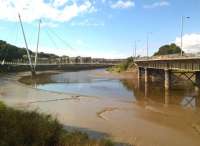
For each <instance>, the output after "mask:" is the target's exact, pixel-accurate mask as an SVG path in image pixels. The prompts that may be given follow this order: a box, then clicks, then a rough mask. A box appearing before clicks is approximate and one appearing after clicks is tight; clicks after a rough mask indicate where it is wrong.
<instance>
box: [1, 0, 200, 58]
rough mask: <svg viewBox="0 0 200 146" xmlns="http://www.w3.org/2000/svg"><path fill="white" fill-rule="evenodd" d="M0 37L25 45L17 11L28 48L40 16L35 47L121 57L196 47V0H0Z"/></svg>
mask: <svg viewBox="0 0 200 146" xmlns="http://www.w3.org/2000/svg"><path fill="white" fill-rule="evenodd" d="M0 4H1V5H0V10H1V13H0V32H1V33H0V39H2V40H6V41H7V42H9V43H12V44H16V45H17V46H23V47H24V46H25V45H24V41H23V36H22V32H21V28H20V25H19V20H18V16H17V13H18V12H19V13H20V14H21V17H22V20H23V24H24V28H25V31H26V36H27V39H28V45H29V48H30V49H32V50H33V51H34V50H35V48H36V40H37V31H38V28H37V27H38V20H39V19H41V20H42V24H41V25H42V28H41V38H40V45H39V51H43V52H49V53H55V54H58V55H69V56H78V55H81V56H92V57H104V58H125V57H128V56H131V55H132V54H133V48H134V42H135V40H140V41H138V43H137V55H141V56H145V55H146V38H147V33H150V32H151V34H149V42H150V43H149V45H150V46H149V48H150V49H149V54H150V55H152V54H153V53H154V52H155V51H157V50H158V48H159V47H160V46H161V45H164V44H167V43H172V42H174V43H176V44H177V45H179V44H180V32H181V17H182V16H190V17H191V18H190V19H185V20H184V37H183V42H184V43H183V44H184V45H183V49H184V51H186V52H188V53H196V52H200V1H199V0H20V1H19V0H0Z"/></svg>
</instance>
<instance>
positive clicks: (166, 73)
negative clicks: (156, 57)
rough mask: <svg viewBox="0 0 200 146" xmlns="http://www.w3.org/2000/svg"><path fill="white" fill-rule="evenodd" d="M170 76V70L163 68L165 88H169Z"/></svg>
mask: <svg viewBox="0 0 200 146" xmlns="http://www.w3.org/2000/svg"><path fill="white" fill-rule="evenodd" d="M170 76H171V72H170V70H168V69H165V90H168V89H170Z"/></svg>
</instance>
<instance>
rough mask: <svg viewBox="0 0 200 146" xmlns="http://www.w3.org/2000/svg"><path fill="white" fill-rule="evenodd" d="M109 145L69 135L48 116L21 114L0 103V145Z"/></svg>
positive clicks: (72, 134)
mask: <svg viewBox="0 0 200 146" xmlns="http://www.w3.org/2000/svg"><path fill="white" fill-rule="evenodd" d="M71 145H76V146H79V145H96V146H112V145H113V144H112V142H110V141H107V140H92V139H90V138H89V137H88V135H87V134H85V133H81V132H78V131H75V132H68V131H66V130H64V129H63V126H62V125H61V124H60V123H59V122H58V121H57V120H56V119H54V118H52V117H51V116H50V115H44V114H38V113H37V112H36V111H21V110H15V109H12V108H9V107H6V106H5V105H4V104H3V103H1V102H0V146H71Z"/></svg>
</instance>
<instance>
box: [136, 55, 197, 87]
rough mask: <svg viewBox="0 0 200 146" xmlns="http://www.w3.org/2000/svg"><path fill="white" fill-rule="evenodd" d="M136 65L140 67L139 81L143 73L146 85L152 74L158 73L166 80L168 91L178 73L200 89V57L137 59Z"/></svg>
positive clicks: (165, 85) (165, 84)
mask: <svg viewBox="0 0 200 146" xmlns="http://www.w3.org/2000/svg"><path fill="white" fill-rule="evenodd" d="M135 63H136V65H137V66H138V79H139V80H140V79H141V77H142V71H143V72H144V80H145V83H148V80H149V76H150V73H152V72H154V73H155V72H157V73H158V74H160V75H161V76H162V78H164V87H165V89H166V90H168V89H169V88H170V86H171V76H172V74H173V73H177V74H179V76H184V78H186V79H188V80H190V81H191V82H192V83H193V84H194V85H195V86H197V87H200V57H183V56H180V57H176V58H167V57H166V58H143V59H136V60H135Z"/></svg>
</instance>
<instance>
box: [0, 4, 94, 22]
mask: <svg viewBox="0 0 200 146" xmlns="http://www.w3.org/2000/svg"><path fill="white" fill-rule="evenodd" d="M68 1H69V0H51V1H49V2H45V1H44V0H0V10H1V13H0V19H3V20H9V21H18V18H17V13H18V12H19V13H20V14H21V15H22V19H23V21H26V22H32V21H35V20H37V19H41V18H42V19H46V20H51V21H59V22H66V21H69V20H71V19H72V18H74V17H76V16H78V15H80V14H81V13H86V12H88V11H89V10H90V8H92V3H91V2H90V0H85V1H83V2H82V3H80V2H79V3H78V2H77V1H71V3H70V4H69V3H67V2H68Z"/></svg>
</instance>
